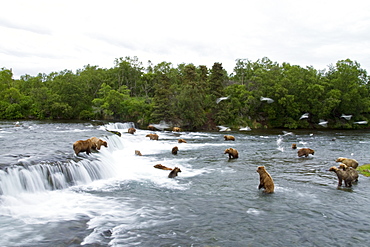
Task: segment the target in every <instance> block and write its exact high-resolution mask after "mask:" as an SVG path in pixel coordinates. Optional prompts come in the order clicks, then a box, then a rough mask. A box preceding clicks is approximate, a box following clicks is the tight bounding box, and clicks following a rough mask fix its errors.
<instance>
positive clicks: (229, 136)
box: [224, 135, 235, 141]
mask: <svg viewBox="0 0 370 247" xmlns="http://www.w3.org/2000/svg"><path fill="white" fill-rule="evenodd" d="M224 138H225V141H235V137H234V136H231V135H224Z"/></svg>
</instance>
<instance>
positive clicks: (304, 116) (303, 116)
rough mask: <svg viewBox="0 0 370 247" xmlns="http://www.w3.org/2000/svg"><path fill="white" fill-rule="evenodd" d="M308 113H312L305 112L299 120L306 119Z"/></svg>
mask: <svg viewBox="0 0 370 247" xmlns="http://www.w3.org/2000/svg"><path fill="white" fill-rule="evenodd" d="M308 115H310V114H309V113H305V114H303V115H302V116H301V117H300V118H299V120H301V119H304V118H308Z"/></svg>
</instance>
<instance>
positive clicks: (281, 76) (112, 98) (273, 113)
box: [0, 57, 370, 131]
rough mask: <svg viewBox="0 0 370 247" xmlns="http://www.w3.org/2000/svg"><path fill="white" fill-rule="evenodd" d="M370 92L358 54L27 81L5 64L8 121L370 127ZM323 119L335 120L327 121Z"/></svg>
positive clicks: (119, 69) (119, 68) (125, 64)
mask: <svg viewBox="0 0 370 247" xmlns="http://www.w3.org/2000/svg"><path fill="white" fill-rule="evenodd" d="M369 93H370V87H369V77H368V75H367V72H366V70H364V69H362V68H361V67H360V64H359V63H357V62H356V61H351V60H350V59H346V60H341V61H338V62H337V63H336V64H335V65H334V64H332V65H328V66H327V69H325V70H316V69H315V68H313V67H310V66H309V67H306V68H303V67H301V66H298V65H291V64H289V63H282V64H279V63H277V62H273V61H271V60H270V59H268V58H266V57H264V58H262V59H258V60H257V61H254V62H253V61H250V60H248V59H237V60H236V63H235V67H234V70H233V72H232V73H231V74H228V72H227V71H226V70H225V69H224V68H223V67H222V63H218V62H216V63H214V64H213V66H212V68H207V67H206V66H204V65H199V66H196V65H194V64H179V65H177V66H174V65H173V64H172V63H170V62H161V63H159V64H152V63H151V62H150V61H148V64H147V65H146V66H144V65H143V63H142V62H141V61H139V59H138V58H137V57H125V58H117V59H115V61H114V67H112V68H100V67H99V66H91V65H86V66H84V67H83V69H79V70H77V71H76V72H73V71H70V70H63V71H60V72H53V73H50V74H44V73H39V74H38V75H36V76H31V75H22V76H21V77H20V79H13V74H12V70H10V69H6V68H2V69H1V71H0V119H4V120H5V119H6V120H10V119H18V120H19V119H40V120H41V119H51V120H61V119H63V120H64V119H80V120H93V119H95V120H108V121H121V122H134V123H136V124H137V125H138V126H139V127H143V128H145V127H146V126H147V125H148V124H150V123H159V122H160V121H165V122H166V123H169V124H170V125H172V126H179V127H181V128H183V129H184V130H190V131H193V130H216V129H217V126H219V125H222V126H228V127H230V128H232V129H238V128H240V127H245V126H249V127H251V128H287V129H298V128H325V127H326V128H333V129H358V128H367V127H368V124H367V122H366V121H368V120H369V118H370V97H369V96H370V95H369ZM220 98H221V99H223V100H220ZM264 98H269V99H272V100H265V99H264ZM217 99H219V100H217ZM272 101H273V102H272ZM307 113H308V114H307ZM303 114H306V115H305V116H306V117H304V118H302V117H301V116H302V115H303ZM343 115H352V117H351V118H350V119H349V118H345V117H343ZM323 120H324V121H327V125H325V126H323V125H320V124H319V123H320V122H322V121H323ZM361 123H362V124H361Z"/></svg>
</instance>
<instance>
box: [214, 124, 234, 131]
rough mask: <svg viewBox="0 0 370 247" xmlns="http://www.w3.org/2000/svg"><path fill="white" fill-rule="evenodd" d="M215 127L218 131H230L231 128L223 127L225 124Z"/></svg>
mask: <svg viewBox="0 0 370 247" xmlns="http://www.w3.org/2000/svg"><path fill="white" fill-rule="evenodd" d="M217 127H218V128H219V129H220V131H231V129H230V128H229V127H225V126H222V125H219V126H217Z"/></svg>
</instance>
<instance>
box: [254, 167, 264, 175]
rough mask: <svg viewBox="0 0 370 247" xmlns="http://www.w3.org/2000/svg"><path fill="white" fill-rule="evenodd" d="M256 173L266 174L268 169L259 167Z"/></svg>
mask: <svg viewBox="0 0 370 247" xmlns="http://www.w3.org/2000/svg"><path fill="white" fill-rule="evenodd" d="M256 172H258V173H259V174H261V173H266V169H265V167H264V166H259V167H257V170H256Z"/></svg>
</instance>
